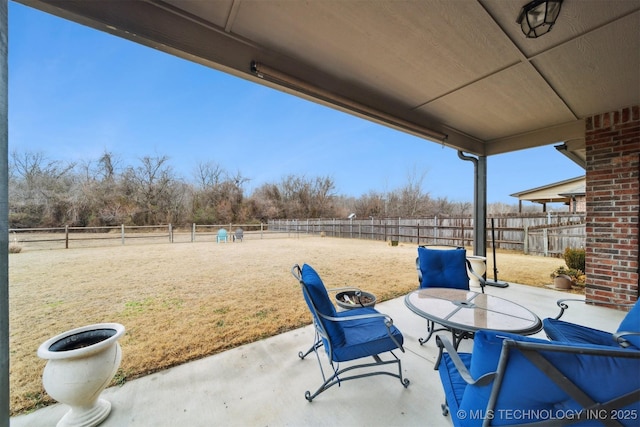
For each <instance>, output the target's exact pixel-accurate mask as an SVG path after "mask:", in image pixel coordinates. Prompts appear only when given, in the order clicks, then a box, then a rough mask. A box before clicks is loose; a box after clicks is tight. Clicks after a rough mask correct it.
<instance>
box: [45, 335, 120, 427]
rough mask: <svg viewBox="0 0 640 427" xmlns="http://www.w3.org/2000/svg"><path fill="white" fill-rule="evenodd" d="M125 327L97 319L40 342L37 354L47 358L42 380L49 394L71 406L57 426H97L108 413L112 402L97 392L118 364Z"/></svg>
mask: <svg viewBox="0 0 640 427" xmlns="http://www.w3.org/2000/svg"><path fill="white" fill-rule="evenodd" d="M124 330H125V329H124V326H122V325H121V324H119V323H97V324H94V325H88V326H83V327H81V328H76V329H72V330H69V331H67V332H64V333H62V334H60V335H56V336H55V337H53V338H50V339H48V340H47V341H45V342H43V343H42V344H41V345H40V347H39V348H38V357H40V358H42V359H47V360H48V362H47V365H46V366H45V368H44V372H43V374H42V384H43V385H44V388H45V390H46V391H47V393H48V394H49V396H51V397H52V398H54V399H55V400H57V401H58V402H61V403H64V404H66V405H69V406H70V407H71V409H70V410H69V412H67V413H66V414H65V415H64V416H63V417H62V418H61V419H60V421H59V422H58V424H57V427H89V426H97V425H98V424H100V423H101V422H102V421H104V420H105V419H106V418H107V416H109V412H111V403H110V402H108V401H107V400H105V399H100V393H102V391H103V390H104V389H105V388H106V387H107V385H108V384H109V382H111V380H112V379H113V376H114V375H115V373H116V371H117V370H118V367H119V366H120V361H121V360H122V350H121V349H120V344H119V343H118V339H120V337H121V336H122V334H124Z"/></svg>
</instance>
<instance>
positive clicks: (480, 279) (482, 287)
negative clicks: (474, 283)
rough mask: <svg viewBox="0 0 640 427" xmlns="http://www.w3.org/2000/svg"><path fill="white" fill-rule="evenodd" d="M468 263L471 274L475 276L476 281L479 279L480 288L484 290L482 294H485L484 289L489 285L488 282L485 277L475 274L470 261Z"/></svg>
mask: <svg viewBox="0 0 640 427" xmlns="http://www.w3.org/2000/svg"><path fill="white" fill-rule="evenodd" d="M466 261H467V269H468V270H469V273H471V274H473V276H474V277H475V278H476V279H478V281H479V282H480V288H481V289H482V293H484V287H485V286H486V285H487V281H486V280H484V277H482V276H481V275H479V274H478V273H476V272H475V270H474V269H473V266H472V265H471V261H469V260H468V259H467V260H466Z"/></svg>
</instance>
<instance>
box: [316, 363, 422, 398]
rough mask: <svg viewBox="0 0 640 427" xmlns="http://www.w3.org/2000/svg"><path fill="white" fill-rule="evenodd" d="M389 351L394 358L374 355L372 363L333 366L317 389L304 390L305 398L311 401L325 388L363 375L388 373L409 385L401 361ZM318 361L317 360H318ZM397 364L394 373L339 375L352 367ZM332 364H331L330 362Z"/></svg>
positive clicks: (352, 368)
mask: <svg viewBox="0 0 640 427" xmlns="http://www.w3.org/2000/svg"><path fill="white" fill-rule="evenodd" d="M389 353H391V354H392V355H393V357H394V360H382V359H381V358H380V356H379V355H374V356H373V358H374V361H375V362H374V363H364V364H360V365H355V366H349V367H347V368H344V369H336V368H334V371H333V375H331V377H329V378H327V379H326V380H325V382H324V383H322V385H321V386H320V387H318V389H317V390H316V391H315V392H314V393H313V394H311V392H310V391H306V392H305V394H304V397H305V399H307V400H308V401H309V402H311V401H312V400H313V399H314V398H315V397H316V396H318V395H319V394H320V393H322V392H324V391H325V390H328V389H329V388H331V387H333V386H334V385H336V384H338V385H340V383H342V382H344V381H348V380H354V379H357V378H364V377H371V376H374V375H389V376H392V377H395V378H398V379H399V380H400V383H401V384H402V385H403V386H404V388H407V387H409V384H410V383H411V381H409V379H407V378H403V376H402V362H401V361H400V359H398V357H397V356H396V355H395V354H394V353H393V352H392V351H390V352H389ZM318 362H319V360H318ZM394 363H395V364H397V365H398V373H397V374H395V373H393V372H387V371H375V372H368V373H364V374H355V375H349V376H346V377H340V375H342V374H344V373H346V372H348V371H351V370H354V369H360V368H371V367H375V366H383V365H390V364H394ZM332 365H333V364H332ZM320 369H321V370H322V366H320Z"/></svg>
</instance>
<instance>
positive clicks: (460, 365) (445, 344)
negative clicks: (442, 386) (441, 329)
mask: <svg viewBox="0 0 640 427" xmlns="http://www.w3.org/2000/svg"><path fill="white" fill-rule="evenodd" d="M436 345H437V346H438V348H439V349H440V353H439V354H438V360H436V366H435V370H437V369H438V366H440V359H442V354H443V352H444V350H446V351H447V353H448V354H449V358H450V359H451V361H452V362H453V365H454V366H455V367H456V369H457V370H458V373H459V374H460V377H461V378H462V379H463V380H464V381H465V382H466V383H467V384H469V385H477V386H480V387H481V386H485V385H487V384H489V383H490V382H491V381H493V379H494V378H495V376H496V372H487V373H486V374H484V375H482V376H481V377H480V378H478V379H477V380H476V379H473V376H471V372H469V370H468V369H467V367H466V366H465V364H464V362H463V361H462V359H461V358H460V356H459V355H458V352H457V351H456V349H455V347H454V346H453V344H452V343H451V341H449V339H447V338H446V337H442V336H440V335H436Z"/></svg>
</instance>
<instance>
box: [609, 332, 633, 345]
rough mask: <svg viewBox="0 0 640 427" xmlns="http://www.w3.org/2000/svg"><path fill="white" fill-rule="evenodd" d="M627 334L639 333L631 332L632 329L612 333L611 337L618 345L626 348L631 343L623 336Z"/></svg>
mask: <svg viewBox="0 0 640 427" xmlns="http://www.w3.org/2000/svg"><path fill="white" fill-rule="evenodd" d="M629 335H640V332H632V331H619V332H616V333H615V334H613V339H614V340H615V341H616V342H617V343H618V344H619V345H620V347H624V348H627V347H629V346H630V345H631V344H630V343H629V341H627V339H626V338H625V337H627V336H629Z"/></svg>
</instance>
